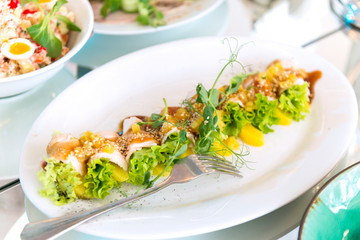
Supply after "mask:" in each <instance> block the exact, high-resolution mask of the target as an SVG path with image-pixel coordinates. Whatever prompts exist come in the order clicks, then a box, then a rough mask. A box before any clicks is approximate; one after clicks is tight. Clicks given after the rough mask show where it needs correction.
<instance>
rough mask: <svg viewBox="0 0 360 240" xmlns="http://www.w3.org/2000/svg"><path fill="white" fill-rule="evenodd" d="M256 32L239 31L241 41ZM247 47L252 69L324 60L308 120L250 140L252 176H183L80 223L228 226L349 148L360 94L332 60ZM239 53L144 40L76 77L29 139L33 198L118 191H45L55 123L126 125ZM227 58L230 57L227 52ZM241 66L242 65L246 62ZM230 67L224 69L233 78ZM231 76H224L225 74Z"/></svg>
mask: <svg viewBox="0 0 360 240" xmlns="http://www.w3.org/2000/svg"><path fill="white" fill-rule="evenodd" d="M250 41H251V40H250V39H245V38H239V42H240V43H246V42H250ZM253 42H254V43H253V44H247V45H246V46H244V47H243V49H242V50H241V51H240V53H239V58H238V59H239V60H240V61H241V62H242V63H243V64H244V65H250V66H251V68H252V70H263V69H265V67H266V66H267V65H268V64H269V63H270V62H272V61H273V60H274V59H287V60H294V61H295V62H296V64H297V66H298V67H301V68H304V69H305V70H307V71H313V70H321V71H322V72H323V77H322V79H321V80H320V81H319V82H318V83H317V84H316V88H315V99H314V101H313V104H312V107H311V113H310V114H309V115H308V116H307V118H306V120H305V121H302V122H299V123H293V124H292V125H290V126H275V132H274V133H270V134H267V135H266V136H265V146H263V147H261V148H253V147H250V148H249V150H250V152H251V154H250V155H249V156H247V157H246V159H247V160H248V161H252V162H253V163H249V167H251V168H252V169H253V170H251V169H247V168H244V169H243V175H244V178H243V179H237V178H233V177H227V176H204V177H202V178H200V179H198V180H195V181H193V182H191V183H187V184H182V185H176V186H173V187H170V188H168V189H165V190H163V191H162V192H160V193H157V194H155V195H154V196H150V197H148V198H146V199H145V200H142V201H139V202H137V203H135V204H133V205H131V206H128V207H125V208H121V209H117V210H116V211H113V212H112V213H110V214H106V215H104V216H100V217H98V218H96V219H94V220H92V221H89V222H87V223H85V224H83V225H81V226H80V227H78V228H77V230H79V231H81V232H84V233H87V234H92V235H97V236H102V237H109V238H119V237H120V238H124V239H135V238H144V239H159V238H170V237H182V236H190V235H195V234H200V233H205V232H210V231H215V230H218V229H223V228H227V227H230V226H233V225H236V224H240V223H243V222H246V221H249V220H251V219H254V218H257V217H259V216H262V215H264V214H266V213H269V212H271V211H273V210H275V209H277V208H279V207H281V206H283V205H285V204H286V203H289V202H290V201H292V200H294V199H295V198H297V197H298V196H300V195H301V194H302V193H304V192H305V191H306V190H308V189H310V188H311V187H312V186H314V185H315V184H316V183H317V182H319V181H320V180H321V179H322V178H323V177H324V176H325V175H326V174H327V173H328V172H329V171H330V170H331V169H332V168H333V167H334V166H335V164H336V163H337V162H338V161H339V159H340V158H341V157H342V156H343V155H344V153H345V151H346V149H347V147H348V145H349V143H350V140H351V137H352V133H353V132H354V131H355V127H356V122H357V104H356V99H355V94H354V93H353V91H352V88H351V86H350V84H349V83H348V81H347V79H346V78H345V77H344V76H343V74H341V73H340V72H339V71H338V70H337V69H336V68H334V67H333V66H332V65H331V64H329V63H327V62H326V61H325V60H323V59H322V58H320V57H318V56H316V55H313V54H310V53H308V52H306V51H305V50H303V49H299V48H294V47H290V46H284V45H279V44H276V43H271V42H261V41H257V40H254V41H253ZM228 57H229V47H228V46H227V45H226V44H225V45H224V44H222V43H221V39H220V38H215V37H214V38H199V39H188V40H183V41H178V42H172V43H168V44H163V45H158V46H155V47H151V48H147V49H144V50H140V51H138V52H135V53H132V54H129V55H127V56H124V57H121V58H119V59H116V60H114V61H112V62H110V63H108V64H106V65H104V66H102V67H100V68H97V69H96V70H94V71H93V72H91V73H89V74H88V75H86V76H84V77H83V78H82V79H80V80H78V81H77V82H75V83H74V84H73V85H71V86H70V87H69V88H68V89H67V90H65V91H64V92H63V93H62V94H61V95H59V96H58V97H57V98H56V99H55V100H54V101H53V102H52V103H51V104H50V105H49V106H48V107H47V108H46V109H45V110H44V112H43V113H42V114H41V115H40V116H39V118H38V119H37V121H36V122H35V124H34V125H33V127H32V129H31V130H30V133H29V135H28V137H27V139H26V142H25V145H24V149H23V152H22V157H21V166H20V179H21V184H22V187H23V190H24V192H25V194H26V196H27V197H28V198H29V200H30V201H31V202H32V203H33V204H34V205H35V206H36V207H37V208H38V209H39V210H40V211H42V212H43V213H45V214H46V215H48V216H49V217H55V216H60V215H64V214H67V213H71V212H74V211H80V210H82V209H86V208H89V207H94V206H98V205H100V204H103V203H106V202H108V201H111V200H114V198H115V197H116V196H117V194H116V193H114V194H112V195H110V196H109V197H107V198H106V199H105V200H103V201H85V200H81V201H77V202H76V203H72V204H69V205H66V206H63V207H56V206H55V205H53V204H52V203H51V202H50V200H48V199H46V198H42V197H40V196H39V194H38V190H39V189H40V188H41V183H40V182H39V180H38V179H37V172H38V171H39V170H40V160H41V158H42V157H43V156H44V155H45V149H46V145H47V143H48V142H49V140H50V138H51V133H52V132H53V131H54V130H59V131H61V132H64V133H73V134H74V135H75V136H78V135H79V134H80V133H81V132H84V131H86V130H89V129H90V130H93V131H99V130H106V129H117V125H118V123H119V121H120V120H121V119H122V118H123V117H125V116H128V115H136V114H150V113H153V112H159V111H160V109H161V108H162V107H163V103H162V98H163V97H164V98H166V99H167V102H168V104H169V105H177V104H179V103H180V102H181V100H182V99H184V98H185V97H186V95H187V93H188V92H189V91H192V90H194V89H195V86H196V84H197V83H198V82H202V83H204V84H205V86H207V87H209V86H210V85H211V84H212V83H213V81H214V79H215V78H216V76H217V74H218V73H219V71H220V69H221V68H222V67H223V65H224V64H225V63H226V59H228ZM224 59H225V60H224ZM236 70H239V69H235V70H234V71H235V72H236ZM232 74H233V72H232V70H231V69H228V70H227V71H226V72H225V73H224V75H223V76H224V77H223V78H222V79H221V82H222V83H227V82H228V81H229V77H230V75H232ZM219 85H221V83H220V84H219Z"/></svg>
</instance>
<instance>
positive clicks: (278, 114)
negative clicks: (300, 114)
mask: <svg viewBox="0 0 360 240" xmlns="http://www.w3.org/2000/svg"><path fill="white" fill-rule="evenodd" d="M276 117H278V118H280V121H279V125H283V126H287V125H290V124H291V122H292V118H291V117H289V116H288V115H286V114H285V113H283V112H282V111H281V110H279V109H276Z"/></svg>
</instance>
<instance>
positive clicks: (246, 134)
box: [239, 124, 264, 147]
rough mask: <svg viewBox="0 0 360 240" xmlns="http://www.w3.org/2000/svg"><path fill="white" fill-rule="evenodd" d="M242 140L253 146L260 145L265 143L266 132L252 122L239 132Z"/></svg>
mask: <svg viewBox="0 0 360 240" xmlns="http://www.w3.org/2000/svg"><path fill="white" fill-rule="evenodd" d="M239 137H240V138H241V140H242V141H243V142H244V143H246V144H248V145H251V146H255V147H260V146H262V145H264V134H263V133H262V132H261V131H260V130H258V129H256V128H255V127H254V126H253V125H251V124H246V125H245V126H244V127H243V128H242V129H241V132H240V134H239Z"/></svg>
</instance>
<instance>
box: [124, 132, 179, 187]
mask: <svg viewBox="0 0 360 240" xmlns="http://www.w3.org/2000/svg"><path fill="white" fill-rule="evenodd" d="M179 140H180V135H179V134H178V133H172V134H170V136H169V138H168V139H167V140H166V142H165V143H164V144H162V145H161V146H159V145H155V146H152V147H150V148H143V149H141V150H138V151H136V152H134V153H133V154H132V155H131V158H130V162H129V179H128V180H127V182H129V183H132V184H134V185H143V184H147V183H148V182H149V180H150V176H151V174H152V170H153V169H154V168H155V167H156V166H157V165H158V164H162V165H167V163H168V161H170V160H171V158H170V157H171V156H172V155H173V154H174V152H175V151H176V150H177V148H178V147H179ZM172 165H173V163H172V164H171V166H170V169H169V170H171V168H172Z"/></svg>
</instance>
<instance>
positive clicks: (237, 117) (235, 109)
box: [222, 102, 255, 136]
mask: <svg viewBox="0 0 360 240" xmlns="http://www.w3.org/2000/svg"><path fill="white" fill-rule="evenodd" d="M224 110H225V114H224V116H223V118H222V120H223V122H224V124H225V127H224V130H223V133H224V134H225V135H228V136H238V135H239V133H240V131H241V129H242V128H243V127H244V126H245V125H246V124H248V123H251V122H252V121H253V119H254V117H255V113H254V112H253V111H245V109H244V108H242V107H240V105H239V104H238V103H233V102H228V103H227V104H226V106H225V109H224Z"/></svg>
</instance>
